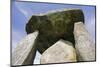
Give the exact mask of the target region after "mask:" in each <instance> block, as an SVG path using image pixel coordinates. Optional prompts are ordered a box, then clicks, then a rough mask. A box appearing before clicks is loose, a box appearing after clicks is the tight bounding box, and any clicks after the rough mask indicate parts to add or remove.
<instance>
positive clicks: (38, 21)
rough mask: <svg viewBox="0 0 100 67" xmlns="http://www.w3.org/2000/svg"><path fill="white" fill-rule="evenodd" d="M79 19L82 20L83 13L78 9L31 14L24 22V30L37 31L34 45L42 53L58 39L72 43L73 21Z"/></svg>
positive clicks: (78, 20)
mask: <svg viewBox="0 0 100 67" xmlns="http://www.w3.org/2000/svg"><path fill="white" fill-rule="evenodd" d="M80 21H82V22H84V15H83V12H82V10H80V9H73V10H66V11H61V12H54V13H49V14H46V15H42V16H38V15H37V16H36V15H33V16H32V17H31V19H30V20H29V22H28V23H27V24H26V32H27V34H29V33H32V32H34V31H36V30H38V31H39V35H38V37H37V39H36V42H35V45H36V46H37V49H38V51H39V52H40V53H43V52H44V51H45V50H46V49H47V48H49V47H50V46H51V45H52V44H54V43H55V42H56V41H58V40H59V39H64V40H67V41H70V42H72V43H73V44H74V43H75V41H74V35H73V29H74V23H75V22H80ZM73 46H74V45H73Z"/></svg>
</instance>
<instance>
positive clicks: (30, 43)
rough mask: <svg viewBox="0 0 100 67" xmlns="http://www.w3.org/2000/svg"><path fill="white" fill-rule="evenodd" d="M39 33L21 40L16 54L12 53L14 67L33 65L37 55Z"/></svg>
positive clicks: (15, 51)
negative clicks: (16, 66) (15, 66)
mask: <svg viewBox="0 0 100 67" xmlns="http://www.w3.org/2000/svg"><path fill="white" fill-rule="evenodd" d="M37 35H38V32H37V31H36V32H34V33H31V34H29V35H27V36H26V37H25V38H23V40H21V41H20V42H19V43H18V45H17V47H16V48H15V50H14V52H13V53H12V65H28V64H31V65H32V64H33V59H34V57H35V53H36V46H35V45H34V43H35V39H36V37H37Z"/></svg>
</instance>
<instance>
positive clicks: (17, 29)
mask: <svg viewBox="0 0 100 67" xmlns="http://www.w3.org/2000/svg"><path fill="white" fill-rule="evenodd" d="M69 8H79V9H81V10H82V11H83V13H84V16H85V27H86V29H87V30H88V32H89V34H90V36H91V38H92V39H93V41H94V42H95V34H96V32H95V23H96V22H95V6H85V5H72V4H57V3H39V2H38V3H37V2H18V1H17V2H16V1H13V2H12V12H11V15H12V50H14V48H15V47H16V46H17V43H18V42H20V40H21V39H23V38H24V37H25V36H26V35H27V34H26V31H25V25H26V23H27V22H28V20H29V19H30V17H31V16H32V15H34V14H40V13H45V12H48V11H52V10H61V9H69ZM40 56H41V55H40V54H39V52H37V53H36V59H35V62H34V63H35V64H39V62H40V60H39V59H40Z"/></svg>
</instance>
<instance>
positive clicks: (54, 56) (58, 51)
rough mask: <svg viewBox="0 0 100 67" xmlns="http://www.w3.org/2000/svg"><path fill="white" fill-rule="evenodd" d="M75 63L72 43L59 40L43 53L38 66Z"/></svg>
mask: <svg viewBox="0 0 100 67" xmlns="http://www.w3.org/2000/svg"><path fill="white" fill-rule="evenodd" d="M76 61H77V60H76V51H75V49H74V48H73V45H72V43H70V42H68V41H65V40H59V41H57V42H56V43H55V44H53V45H52V46H51V47H49V48H48V49H47V50H46V51H44V53H43V54H42V56H41V60H40V64H47V63H63V62H76Z"/></svg>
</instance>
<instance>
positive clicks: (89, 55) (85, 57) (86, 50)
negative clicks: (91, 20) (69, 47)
mask: <svg viewBox="0 0 100 67" xmlns="http://www.w3.org/2000/svg"><path fill="white" fill-rule="evenodd" d="M74 36H75V48H76V52H77V56H78V61H95V60H96V59H95V43H94V42H93V41H92V40H91V38H90V37H91V36H90V35H89V33H88V31H87V30H86V29H85V26H84V24H83V23H82V22H77V23H75V24H74Z"/></svg>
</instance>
